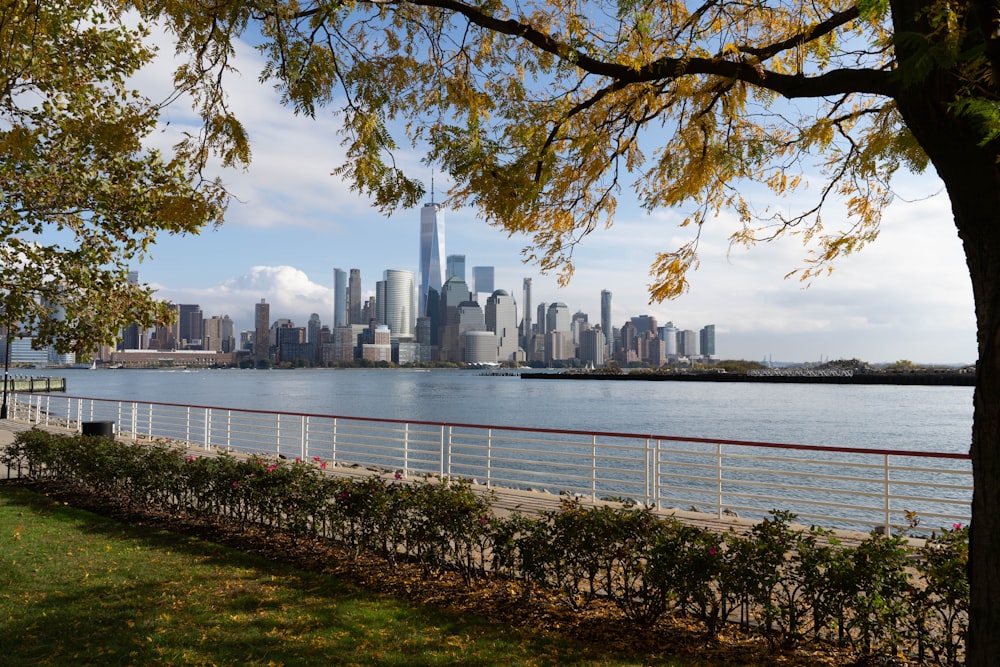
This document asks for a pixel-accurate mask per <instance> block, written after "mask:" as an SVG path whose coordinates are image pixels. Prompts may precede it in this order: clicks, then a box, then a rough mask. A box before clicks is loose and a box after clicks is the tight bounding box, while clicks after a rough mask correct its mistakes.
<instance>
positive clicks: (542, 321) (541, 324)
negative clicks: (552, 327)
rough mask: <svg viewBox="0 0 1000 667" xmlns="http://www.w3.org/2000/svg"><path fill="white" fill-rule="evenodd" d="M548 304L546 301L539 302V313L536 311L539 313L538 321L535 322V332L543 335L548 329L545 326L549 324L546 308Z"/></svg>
mask: <svg viewBox="0 0 1000 667" xmlns="http://www.w3.org/2000/svg"><path fill="white" fill-rule="evenodd" d="M547 305H548V304H546V303H545V302H544V301H543V302H541V303H540V304H538V309H537V313H536V315H537V317H536V320H537V321H536V322H535V333H536V334H539V335H542V336H544V335H545V330H546V329H545V328H546V326H548V324H547V320H546V318H545V308H546V306H547Z"/></svg>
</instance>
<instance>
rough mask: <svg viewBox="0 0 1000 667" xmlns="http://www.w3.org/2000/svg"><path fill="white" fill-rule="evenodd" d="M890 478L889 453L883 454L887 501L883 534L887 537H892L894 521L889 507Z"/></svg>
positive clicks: (883, 473) (883, 478) (884, 491)
mask: <svg viewBox="0 0 1000 667" xmlns="http://www.w3.org/2000/svg"><path fill="white" fill-rule="evenodd" d="M890 479H891V477H890V475H889V455H888V454H883V455H882V484H883V486H882V488H883V493H884V495H885V498H884V499H883V500H884V502H885V531H883V533H882V534H883V535H884V536H885V537H890V536H891V535H892V523H891V521H892V513H891V511H890V509H889V506H890V503H889V494H890Z"/></svg>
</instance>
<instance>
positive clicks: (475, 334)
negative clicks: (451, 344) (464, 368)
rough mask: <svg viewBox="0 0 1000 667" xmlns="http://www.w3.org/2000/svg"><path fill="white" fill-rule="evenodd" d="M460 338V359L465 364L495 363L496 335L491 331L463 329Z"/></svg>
mask: <svg viewBox="0 0 1000 667" xmlns="http://www.w3.org/2000/svg"><path fill="white" fill-rule="evenodd" d="M462 338H463V339H464V340H463V341H462V347H463V353H462V355H463V356H462V361H464V362H465V363H466V364H471V365H485V364H495V363H497V337H496V334H494V333H493V332H492V331H465V332H463V333H462Z"/></svg>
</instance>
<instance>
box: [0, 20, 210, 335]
mask: <svg viewBox="0 0 1000 667" xmlns="http://www.w3.org/2000/svg"><path fill="white" fill-rule="evenodd" d="M118 7H119V4H118V3H107V6H105V5H104V3H100V2H95V3H46V2H35V1H33V0H14V1H13V2H5V3H3V6H2V7H0V239H2V243H0V294H2V296H0V298H2V299H3V301H2V303H0V310H3V311H4V313H5V314H4V315H3V316H0V318H2V319H0V326H3V327H6V326H7V325H8V324H9V325H10V334H11V335H17V334H25V335H32V336H34V337H35V339H36V340H37V341H38V342H39V343H42V344H46V343H55V344H56V346H57V348H59V349H61V350H66V351H68V350H73V351H78V352H90V351H92V350H93V349H94V348H95V346H96V345H98V344H100V343H110V342H112V341H113V340H114V339H115V338H116V337H117V335H118V332H119V330H120V328H121V327H122V326H124V325H127V324H130V323H133V322H136V323H140V324H142V325H144V326H150V325H152V324H153V323H155V322H158V321H164V320H165V319H166V318H167V317H168V310H167V308H166V307H165V305H164V304H162V303H159V302H157V301H156V300H155V298H154V295H153V293H152V291H151V290H150V289H149V288H148V287H145V286H141V285H132V284H129V281H128V271H129V268H130V265H131V264H132V262H136V261H138V260H141V259H142V258H143V257H146V256H148V253H149V251H150V249H151V246H152V244H153V243H154V242H155V240H156V237H157V235H158V234H161V233H166V234H184V233H196V232H197V231H198V230H199V229H200V228H201V227H203V226H204V225H206V224H208V223H212V222H217V221H219V220H221V215H222V210H223V207H224V203H225V193H224V191H223V190H222V188H221V186H220V185H219V184H218V183H214V182H207V181H204V180H202V179H201V178H200V177H199V175H198V172H197V170H196V169H193V168H192V166H191V164H193V163H189V162H188V161H186V160H184V159H183V158H182V157H174V158H171V157H168V156H165V155H163V154H162V153H161V152H159V151H156V150H152V149H150V148H148V147H147V146H146V143H145V142H146V141H147V138H148V137H149V135H150V134H151V133H152V132H153V131H154V130H155V128H156V122H157V118H158V111H159V109H158V106H157V105H156V104H154V103H152V102H150V101H149V100H147V99H145V98H143V97H142V96H140V95H139V94H138V93H137V92H136V91H134V90H132V89H131V88H130V86H129V77H131V76H132V75H133V74H134V73H135V72H136V71H137V70H138V69H139V68H140V67H142V66H143V65H144V64H146V63H148V62H149V61H150V60H151V59H152V57H153V55H154V52H153V51H152V50H150V49H149V48H148V47H147V46H145V45H144V40H145V39H146V38H147V36H148V32H147V31H146V30H145V29H144V28H143V27H141V26H140V27H131V28H130V27H128V26H127V25H126V23H125V21H124V18H125V17H123V15H122V14H121V13H120V11H121V10H120V9H119V8H118Z"/></svg>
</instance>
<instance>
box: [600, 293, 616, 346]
mask: <svg viewBox="0 0 1000 667" xmlns="http://www.w3.org/2000/svg"><path fill="white" fill-rule="evenodd" d="M601 330H602V331H603V333H604V344H605V346H606V348H605V351H606V353H608V354H613V353H614V349H613V348H614V345H613V343H614V338H613V336H614V334H613V333H612V331H611V292H609V291H608V290H601Z"/></svg>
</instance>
